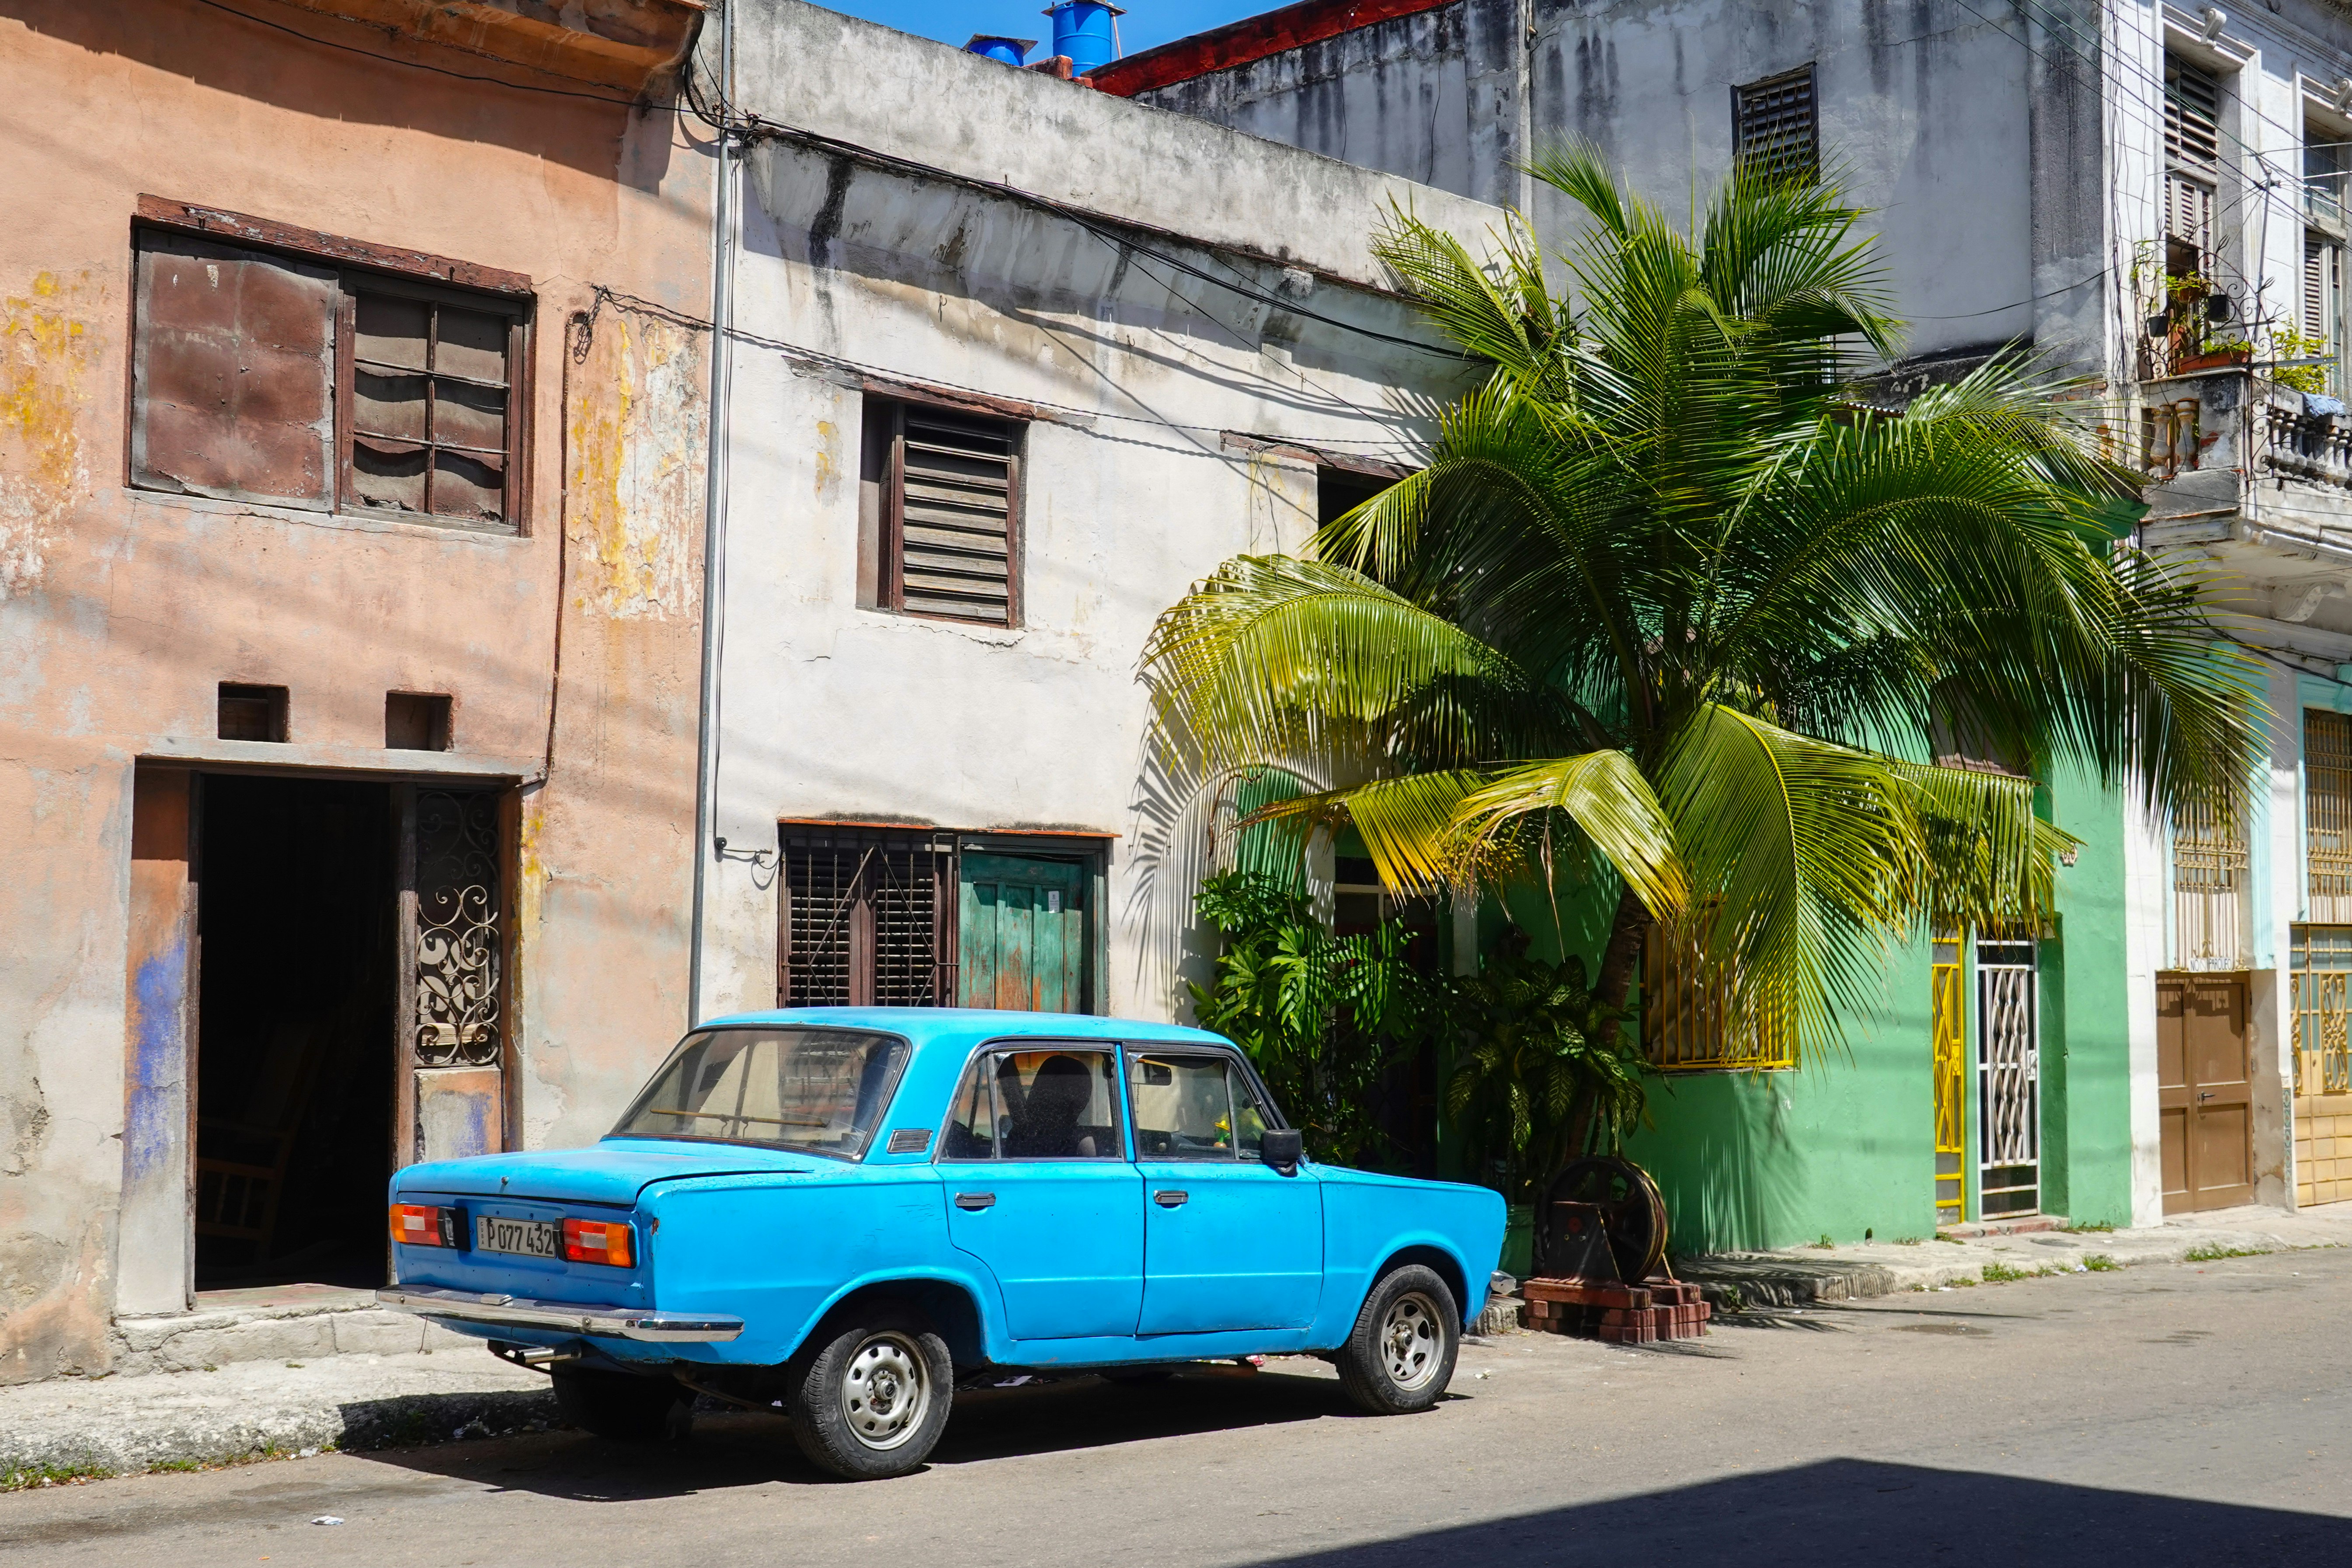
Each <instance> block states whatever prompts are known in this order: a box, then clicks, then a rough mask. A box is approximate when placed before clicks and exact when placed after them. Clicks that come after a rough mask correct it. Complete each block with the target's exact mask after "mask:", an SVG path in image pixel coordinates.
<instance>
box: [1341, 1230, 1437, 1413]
mask: <svg viewBox="0 0 2352 1568" xmlns="http://www.w3.org/2000/svg"><path fill="white" fill-rule="evenodd" d="M1461 1342H1462V1324H1461V1321H1460V1318H1459V1316H1458V1315H1457V1313H1456V1312H1455V1310H1454V1292H1453V1291H1451V1290H1449V1289H1446V1288H1445V1281H1444V1280H1443V1279H1439V1278H1438V1277H1437V1275H1436V1272H1435V1271H1434V1270H1433V1269H1429V1268H1423V1267H1422V1266H1421V1265H1420V1264H1418V1263H1408V1264H1406V1265H1404V1266H1403V1267H1402V1268H1391V1269H1390V1270H1389V1271H1388V1272H1387V1273H1386V1274H1383V1275H1381V1278H1380V1281H1379V1283H1377V1284H1375V1285H1374V1286H1373V1287H1372V1289H1371V1291H1370V1294H1368V1295H1367V1296H1365V1298H1364V1307H1363V1310H1361V1311H1360V1312H1358V1313H1357V1314H1356V1327H1355V1331H1353V1332H1352V1333H1350V1334H1349V1336H1348V1342H1347V1343H1346V1344H1345V1345H1343V1346H1341V1347H1340V1349H1339V1354H1338V1355H1336V1356H1334V1357H1333V1358H1332V1361H1333V1363H1335V1364H1336V1365H1337V1366H1338V1367H1339V1383H1340V1385H1341V1386H1342V1387H1344V1388H1345V1389H1346V1390H1347V1391H1348V1397H1349V1399H1351V1400H1353V1401H1355V1403H1356V1406H1357V1408H1358V1409H1360V1410H1363V1411H1366V1412H1368V1413H1370V1414H1371V1415H1406V1414H1408V1413H1410V1412H1412V1411H1415V1410H1426V1409H1428V1408H1429V1407H1430V1406H1431V1405H1434V1404H1436V1403H1437V1399H1438V1396H1439V1395H1440V1394H1444V1392H1445V1385H1446V1384H1448V1383H1451V1382H1452V1381H1453V1380H1454V1353H1455V1352H1456V1351H1457V1350H1459V1349H1460V1347H1461Z"/></svg>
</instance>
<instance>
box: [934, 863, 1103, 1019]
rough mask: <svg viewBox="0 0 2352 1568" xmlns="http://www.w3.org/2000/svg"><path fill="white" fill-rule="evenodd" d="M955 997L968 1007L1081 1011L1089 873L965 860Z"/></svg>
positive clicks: (1071, 867)
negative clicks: (956, 991) (957, 994)
mask: <svg viewBox="0 0 2352 1568" xmlns="http://www.w3.org/2000/svg"><path fill="white" fill-rule="evenodd" d="M962 882H963V887H962V889H961V891H962V906H963V907H962V909H961V911H960V914H959V916H958V920H957V933H956V946H957V955H956V959H957V974H958V982H957V990H958V992H959V994H960V1000H961V1004H962V1005H964V1006H966V1007H1009V1008H1015V1009H1021V1010H1025V1011H1031V1012H1039V1013H1083V1012H1085V1011H1086V1010H1087V985H1086V978H1087V916H1086V909H1085V904H1086V896H1085V893H1086V885H1087V868H1085V867H1084V866H1082V865H1077V864H1075V863H1073V862H1071V861H1067V860H1036V859H1031V858H1029V857H1027V856H1025V855H971V854H967V855H965V856H964V857H963V875H962Z"/></svg>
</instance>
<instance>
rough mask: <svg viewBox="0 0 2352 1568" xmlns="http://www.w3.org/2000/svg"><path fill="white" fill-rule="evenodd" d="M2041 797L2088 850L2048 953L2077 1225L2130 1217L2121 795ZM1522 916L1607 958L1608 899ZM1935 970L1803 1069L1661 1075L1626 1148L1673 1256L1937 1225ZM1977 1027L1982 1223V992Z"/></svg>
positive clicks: (2065, 1182) (1551, 935)
mask: <svg viewBox="0 0 2352 1568" xmlns="http://www.w3.org/2000/svg"><path fill="white" fill-rule="evenodd" d="M2043 809H2044V810H2045V811H2047V812H2048V813H2049V815H2050V816H2052V818H2053V820H2055V821H2056V822H2057V823H2058V824H2059V825H2060V826H2063V827H2064V828H2066V830H2067V831H2069V832H2070V833H2073V834H2074V836H2075V837H2078V838H2080V839H2082V840H2083V845H2082V847H2081V849H2080V850H2079V851H2078V853H2077V856H2076V860H2075V864H2074V865H2073V866H2072V867H2062V868H2060V869H2059V872H2058V892H2059V926H2058V940H2056V941H2053V942H2045V943H2043V944H2042V953H2041V963H2042V977H2041V984H2042V1208H2043V1210H2044V1212H2047V1213H2054V1214H2063V1215H2068V1216H2069V1217H2071V1218H2073V1219H2074V1220H2076V1221H2078V1222H2093V1221H2105V1222H2109V1223H2114V1224H2124V1223H2127V1222H2128V1220H2129V1216H2130V1212H2131V1135H2130V1129H2131V1117H2130V1102H2129V1092H2130V1042H2129V1033H2128V1023H2127V1010H2126V969H2125V963H2124V901H2123V884H2124V877H2123V818H2122V810H2121V802H2120V799H2119V798H2118V797H2117V796H2116V795H2115V794H2113V793H2112V792H2106V791H2102V790H2100V789H2099V788H2097V786H2096V785H2095V784H2091V783H2089V782H2086V781H2084V780H2082V779H2079V778H2064V779H2061V780H2059V781H2058V782H2057V783H2056V784H2054V785H2053V788H2052V789H2051V790H2050V791H2048V792H2047V794H2046V795H2045V800H2044V807H2043ZM1509 916H1510V918H1511V919H1513V920H1516V921H1517V922H1518V923H1519V924H1520V925H1521V926H1522V927H1523V928H1524V929H1525V930H1527V931H1528V932H1529V933H1530V935H1531V937H1532V939H1533V940H1532V945H1533V947H1534V948H1535V950H1536V951H1537V952H1539V953H1541V954H1543V955H1544V956H1547V957H1551V956H1556V955H1557V954H1558V953H1559V952H1560V951H1561V950H1562V949H1565V950H1566V951H1568V952H1581V953H1582V954H1583V955H1584V956H1585V959H1586V962H1587V963H1597V961H1598V958H1599V949H1600V944H1601V940H1602V939H1603V937H1604V936H1605V934H1606V932H1605V926H1604V924H1603V919H1604V916H1605V911H1604V910H1601V909H1599V908H1597V907H1595V904H1594V900H1591V898H1590V897H1589V896H1587V897H1583V898H1577V897H1573V896H1565V897H1563V898H1562V899H1561V900H1560V901H1559V909H1558V910H1554V908H1553V907H1551V906H1550V905H1549V904H1548V903H1547V902H1546V901H1545V900H1543V899H1541V897H1540V896H1539V895H1535V894H1527V895H1521V896H1517V897H1514V898H1513V899H1512V900H1510V903H1509ZM1502 923H1503V917H1502V914H1501V911H1499V910H1495V911H1492V912H1491V913H1490V914H1489V916H1488V917H1487V918H1485V919H1482V921H1481V931H1480V935H1481V939H1482V945H1487V944H1489V943H1490V942H1491V941H1492V940H1493V937H1494V936H1495V935H1496V934H1499V930H1500V927H1501V925H1502ZM1929 966H1930V959H1929V954H1928V950H1927V944H1926V942H1924V941H1923V942H1916V943H1908V944H1905V945H1902V946H1899V947H1896V948H1895V949H1894V950H1893V951H1891V952H1888V954H1887V955H1886V958H1885V967H1884V972H1883V974H1882V978H1881V985H1880V990H1879V994H1878V995H1877V996H1876V998H1875V999H1874V1005H1873V1006H1872V1007H1871V1008H1869V1009H1868V1010H1867V1011H1864V1012H1860V1013H1857V1014H1856V1015H1855V1016H1852V1017H1851V1018H1850V1019H1849V1020H1848V1022H1847V1025H1846V1030H1845V1039H1844V1041H1843V1044H1842V1045H1839V1044H1832V1045H1831V1046H1829V1047H1823V1048H1816V1049H1811V1050H1810V1051H1809V1053H1808V1056H1807V1059H1806V1061H1805V1065H1804V1066H1803V1067H1801V1068H1798V1069H1796V1070H1794V1071H1790V1072H1773V1073H1681V1074H1673V1075H1664V1076H1658V1077H1654V1078H1652V1079H1650V1080H1649V1081H1650V1086H1651V1093H1650V1118H1651V1123H1652V1124H1651V1125H1649V1126H1647V1127H1645V1128H1643V1130H1642V1131H1640V1132H1639V1133H1637V1134H1636V1135H1635V1136H1634V1137H1633V1139H1632V1140H1631V1142H1630V1143H1629V1146H1628V1149H1627V1152H1628V1153H1629V1154H1630V1155H1631V1156H1632V1157H1633V1159H1635V1160H1637V1161H1639V1162H1640V1163H1642V1164H1643V1165H1644V1166H1646V1167H1647V1168H1648V1169H1649V1171H1650V1173H1651V1174H1652V1175H1653V1176H1654V1177H1655V1178H1656V1179H1657V1182H1658V1185H1659V1187H1660V1190H1661V1191H1662V1192H1663V1193H1664V1194H1665V1198H1666V1204H1667V1209H1668V1215H1669V1219H1670V1223H1671V1225H1672V1226H1673V1247H1674V1250H1675V1251H1676V1252H1677V1253H1691V1252H1716V1251H1726V1250H1735V1249H1740V1248H1753V1247H1796V1246H1801V1245H1803V1244H1805V1243H1808V1242H1812V1241H1816V1240H1819V1239H1820V1238H1821V1237H1823V1236H1827V1237H1830V1238H1831V1239H1832V1241H1836V1242H1852V1241H1860V1240H1862V1239H1864V1237H1865V1236H1868V1237H1872V1238H1873V1239H1876V1240H1881V1241H1888V1240H1897V1239H1903V1238H1924V1237H1929V1236H1932V1235H1933V1234H1934V1232H1935V1226H1936V1209H1935V1108H1934V1098H1933V1089H1932V1086H1931V1084H1930V1080H1929V1069H1930V1060H1929V1047H1928V1006H1929ZM1970 981H1971V984H1970V986H1969V991H1970V994H1971V997H1973V994H1974V984H1973V975H1971V977H1970ZM1968 1026H1969V1031H1970V1034H1969V1053H1970V1054H1969V1061H1970V1064H1971V1066H1970V1070H1969V1078H1968V1080H1967V1089H1968V1093H1969V1125H1970V1152H1969V1160H1968V1171H1969V1183H1970V1191H1969V1214H1970V1216H1971V1217H1973V1216H1974V1215H1975V1213H1976V1207H1975V1203H1976V1195H1975V1192H1974V1183H1975V1165H1976V1152H1975V1123H1976V1120H1977V1117H1976V1110H1977V1107H1976V1104H1975V1095H1976V1079H1975V1073H1974V1067H1973V1064H1974V1059H1975V1057H1974V1051H1975V1036H1974V1030H1975V1028H1976V1018H1975V1016H1974V1012H1973V1004H1972V1010H1971V1013H1970V1016H1969V1024H1968Z"/></svg>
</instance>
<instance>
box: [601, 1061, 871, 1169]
mask: <svg viewBox="0 0 2352 1568" xmlns="http://www.w3.org/2000/svg"><path fill="white" fill-rule="evenodd" d="M906 1059H907V1042H906V1041H904V1040H901V1039H898V1038H895V1037H892V1036H889V1035H874V1034H867V1033H866V1032H865V1031H863V1030H855V1029H707V1030H705V1031H703V1032H702V1033H700V1034H695V1035H688V1037H686V1039H685V1040H684V1041H683V1042H682V1043H680V1045H679V1046H678V1047H677V1051H676V1052H675V1053H673V1054H672V1055H671V1057H670V1058H669V1060H668V1061H667V1062H666V1063H664V1064H663V1066H662V1069H661V1071H659V1072H657V1073H656V1074H655V1075H654V1080H653V1082H652V1083H651V1084H649V1085H647V1086H646V1091H645V1093H643V1094H641V1095H639V1096H638V1097H637V1102H636V1104H635V1105H633V1106H631V1107H630V1108H629V1113H628V1114H627V1115H626V1116H624V1117H622V1118H621V1121H620V1125H618V1126H616V1127H614V1129H613V1131H611V1132H610V1133H609V1134H607V1136H610V1137H614V1138H686V1139H693V1140H697V1141H698V1142H718V1143H764V1144H768V1145H771V1146H772V1147H775V1148H780V1149H805V1150H807V1151H809V1152H812V1153H817V1154H831V1155H834V1156H835V1157H837V1158H840V1159H844V1160H855V1159H856V1158H857V1157H858V1156H859V1155H861V1154H863V1153H864V1152H866V1143H867V1142H868V1141H869V1140H870V1139H872V1137H873V1136H874V1129H875V1126H876V1124H877V1123H878V1122H879V1121H881V1120H882V1112H883V1110H884V1108H885V1107H887V1105H888V1104H889V1102H890V1090H891V1089H892V1087H893V1086H894V1085H896V1084H897V1083H898V1069H899V1068H900V1067H901V1066H903V1065H904V1064H905V1062H906Z"/></svg>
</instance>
